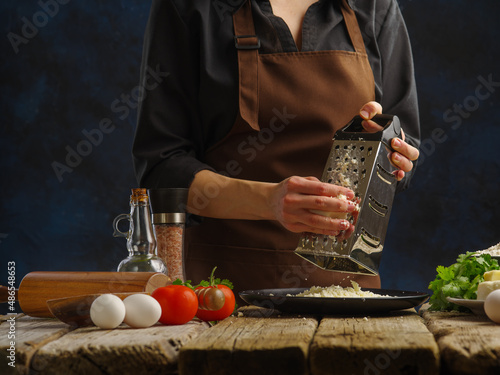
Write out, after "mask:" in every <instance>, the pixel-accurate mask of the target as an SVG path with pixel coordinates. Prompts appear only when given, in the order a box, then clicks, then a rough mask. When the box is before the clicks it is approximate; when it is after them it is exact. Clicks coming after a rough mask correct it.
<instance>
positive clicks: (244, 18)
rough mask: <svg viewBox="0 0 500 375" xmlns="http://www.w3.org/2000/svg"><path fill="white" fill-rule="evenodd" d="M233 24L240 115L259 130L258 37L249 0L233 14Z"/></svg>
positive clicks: (253, 127)
mask: <svg viewBox="0 0 500 375" xmlns="http://www.w3.org/2000/svg"><path fill="white" fill-rule="evenodd" d="M233 25H234V44H235V47H236V49H237V50H238V76H239V77H238V78H239V97H240V98H239V104H240V105H239V107H240V115H241V117H242V119H243V120H244V121H245V122H246V123H248V124H249V125H250V126H251V127H252V129H254V130H256V131H259V130H260V127H259V115H258V114H259V84H258V83H259V80H258V77H259V76H258V74H259V61H258V60H259V48H260V39H259V37H258V36H257V35H256V34H255V27H254V23H253V17H252V4H251V2H250V0H247V1H245V3H244V4H243V6H242V7H241V8H240V9H239V10H238V11H237V12H236V13H235V14H234V15H233ZM256 93H257V95H256Z"/></svg>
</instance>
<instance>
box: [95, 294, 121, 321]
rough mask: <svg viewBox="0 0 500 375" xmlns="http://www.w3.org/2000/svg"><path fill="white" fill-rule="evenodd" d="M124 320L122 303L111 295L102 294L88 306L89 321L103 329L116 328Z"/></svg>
mask: <svg viewBox="0 0 500 375" xmlns="http://www.w3.org/2000/svg"><path fill="white" fill-rule="evenodd" d="M124 318H125V305H124V304H123V301H122V300H121V299H120V298H118V297H117V296H115V295H113V294H103V295H101V296H99V297H97V298H96V299H95V300H94V302H92V305H91V306H90V319H92V322H93V323H94V324H95V325H96V326H98V327H100V328H104V329H113V328H116V327H118V326H119V325H120V324H121V323H122V322H123V319H124Z"/></svg>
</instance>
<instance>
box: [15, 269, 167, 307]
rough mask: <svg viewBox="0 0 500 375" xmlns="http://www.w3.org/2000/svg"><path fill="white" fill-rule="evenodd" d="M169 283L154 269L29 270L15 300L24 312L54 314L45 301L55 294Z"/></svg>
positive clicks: (145, 289) (119, 290) (121, 290)
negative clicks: (136, 270)
mask: <svg viewBox="0 0 500 375" xmlns="http://www.w3.org/2000/svg"><path fill="white" fill-rule="evenodd" d="M168 284H171V280H170V278H169V277H168V276H167V275H165V274H163V273H155V272H42V271H40V272H30V273H28V274H27V275H26V276H25V277H24V278H23V280H22V281H21V284H20V285H19V291H18V300H19V306H20V307H21V309H22V310H23V313H25V314H26V315H30V316H37V317H53V315H52V313H51V312H50V310H49V308H48V307H47V301H48V300H51V299H56V298H65V297H73V296H80V295H86V294H104V293H127V292H128V293H129V292H146V293H151V292H153V290H155V289H156V288H159V287H162V286H165V285H168Z"/></svg>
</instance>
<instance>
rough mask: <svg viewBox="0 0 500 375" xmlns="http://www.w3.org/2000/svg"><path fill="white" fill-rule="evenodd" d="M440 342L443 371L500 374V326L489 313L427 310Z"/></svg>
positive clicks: (427, 318) (429, 323)
mask: <svg viewBox="0 0 500 375" xmlns="http://www.w3.org/2000/svg"><path fill="white" fill-rule="evenodd" d="M422 316H423V318H424V320H425V322H426V324H427V327H428V329H429V331H430V332H432V333H433V334H434V336H435V338H436V341H437V343H438V345H439V350H440V352H441V363H442V368H443V372H444V373H446V374H453V375H455V374H456V375H469V374H470V375H477V374H481V375H490V374H491V375H493V374H495V375H498V374H500V325H499V324H495V323H493V322H492V321H490V320H489V319H488V318H487V317H486V316H478V315H474V314H471V313H459V312H432V311H428V310H426V311H424V312H423V313H422Z"/></svg>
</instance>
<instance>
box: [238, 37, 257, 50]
mask: <svg viewBox="0 0 500 375" xmlns="http://www.w3.org/2000/svg"><path fill="white" fill-rule="evenodd" d="M240 39H245V40H244V41H242V43H240ZM252 39H253V40H252ZM252 42H253V43H252ZM234 46H235V47H236V49H259V48H260V39H259V37H258V36H257V35H235V36H234Z"/></svg>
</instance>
